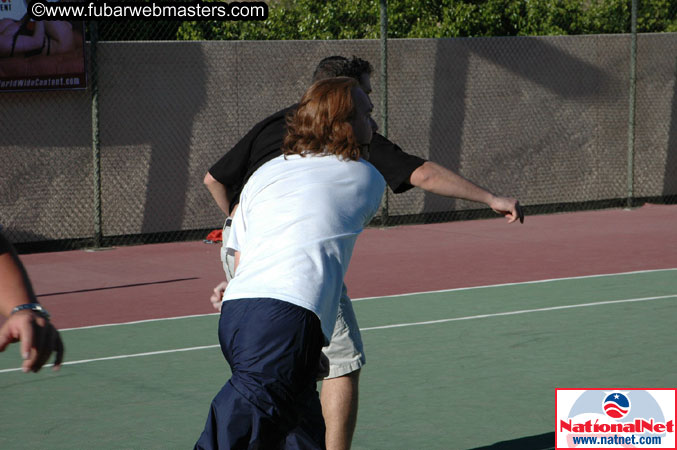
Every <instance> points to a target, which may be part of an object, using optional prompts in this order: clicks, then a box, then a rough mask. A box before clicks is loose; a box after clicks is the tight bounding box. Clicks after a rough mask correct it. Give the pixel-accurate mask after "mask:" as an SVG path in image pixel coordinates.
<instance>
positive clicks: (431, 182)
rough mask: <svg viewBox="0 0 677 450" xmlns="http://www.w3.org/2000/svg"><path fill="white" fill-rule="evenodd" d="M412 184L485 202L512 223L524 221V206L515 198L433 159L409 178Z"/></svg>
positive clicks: (444, 193)
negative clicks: (491, 188) (496, 191)
mask: <svg viewBox="0 0 677 450" xmlns="http://www.w3.org/2000/svg"><path fill="white" fill-rule="evenodd" d="M409 182H410V183H411V185H413V186H416V187H419V188H421V189H423V190H426V191H428V192H432V193H433V194H438V195H442V196H444V197H455V198H460V199H464V200H470V201H474V202H479V203H484V204H485V205H487V206H489V207H490V208H491V209H493V210H494V211H496V212H497V213H499V214H503V215H504V216H506V217H507V218H508V222H509V223H512V222H515V221H516V220H518V219H519V221H520V222H524V211H523V210H522V206H521V205H520V204H519V202H518V201H517V200H515V199H514V198H508V197H498V196H496V195H494V194H492V193H491V192H489V191H487V190H486V189H483V188H481V187H479V186H477V185H476V184H474V183H472V182H470V181H468V180H466V179H465V178H463V177H462V176H460V175H458V174H456V173H454V172H452V171H451V170H449V169H447V168H445V167H442V166H440V165H439V164H437V163H434V162H432V161H426V162H425V163H423V164H422V165H421V166H419V167H418V168H417V169H416V170H414V171H413V172H412V174H411V176H410V178H409Z"/></svg>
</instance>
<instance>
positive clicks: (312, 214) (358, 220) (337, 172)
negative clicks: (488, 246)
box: [223, 155, 385, 339]
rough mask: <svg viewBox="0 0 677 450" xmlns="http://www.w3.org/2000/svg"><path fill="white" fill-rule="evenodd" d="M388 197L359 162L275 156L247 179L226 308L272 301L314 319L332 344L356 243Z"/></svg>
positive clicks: (232, 239)
mask: <svg viewBox="0 0 677 450" xmlns="http://www.w3.org/2000/svg"><path fill="white" fill-rule="evenodd" d="M384 189H385V181H384V179H383V177H382V176H381V174H380V173H379V172H378V171H377V170H376V169H375V168H374V166H372V165H371V164H369V163H368V162H366V161H365V160H363V159H360V160H359V161H343V160H340V159H339V158H337V157H336V156H333V155H329V156H306V157H301V156H298V155H290V156H287V158H286V159H285V157H284V156H279V157H277V158H275V159H272V160H270V161H268V162H267V163H265V164H264V165H263V166H261V167H260V168H259V169H258V170H257V171H256V172H254V174H253V175H252V176H251V178H250V179H249V181H247V184H246V185H245V187H244V189H243V190H242V194H241V196H240V206H239V208H238V209H237V211H236V213H235V216H234V217H233V224H232V230H231V233H230V236H229V237H228V242H227V244H226V245H227V246H228V247H229V248H232V249H234V250H236V251H240V252H241V254H240V261H239V264H238V267H237V270H236V272H235V277H234V278H233V279H232V280H231V281H230V283H229V284H228V287H227V288H226V291H225V293H224V296H223V299H224V301H228V300H235V299H244V298H258V297H262V298H274V299H278V300H283V301H286V302H290V303H293V304H295V305H298V306H301V307H303V308H306V309H308V310H310V311H313V312H314V313H315V314H317V316H318V317H319V318H320V321H321V322H322V331H323V333H324V335H325V336H326V337H327V339H329V338H330V337H331V334H332V331H333V329H334V324H335V322H336V314H337V311H338V303H339V297H340V295H341V287H342V285H343V277H344V275H345V273H346V270H347V269H348V263H349V262H350V257H351V255H352V252H353V247H354V245H355V241H356V240H357V236H358V235H359V234H360V232H361V231H362V229H363V228H364V226H365V225H366V224H367V223H368V222H369V221H370V220H371V218H372V217H373V216H374V214H376V212H377V210H378V207H379V205H380V203H381V197H382V196H383V191H384Z"/></svg>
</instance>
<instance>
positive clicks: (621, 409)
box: [602, 392, 630, 419]
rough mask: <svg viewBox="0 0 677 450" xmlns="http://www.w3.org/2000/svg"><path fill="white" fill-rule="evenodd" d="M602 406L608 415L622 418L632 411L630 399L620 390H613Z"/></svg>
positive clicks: (613, 417)
mask: <svg viewBox="0 0 677 450" xmlns="http://www.w3.org/2000/svg"><path fill="white" fill-rule="evenodd" d="M602 407H603V408H604V413H605V414H606V415H607V416H609V417H611V418H612V419H622V418H623V417H625V416H627V415H628V413H629V412H630V400H628V397H626V396H625V395H623V394H622V393H620V392H612V393H611V394H609V395H607V397H606V398H605V399H604V402H603V404H602Z"/></svg>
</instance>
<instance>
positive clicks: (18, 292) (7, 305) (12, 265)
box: [0, 233, 64, 372]
mask: <svg viewBox="0 0 677 450" xmlns="http://www.w3.org/2000/svg"><path fill="white" fill-rule="evenodd" d="M26 303H37V300H36V298H35V294H34V293H33V289H32V287H31V283H30V280H29V279H28V275H27V274H26V270H25V269H24V267H23V264H21V261H20V260H19V258H18V256H17V255H16V252H15V251H14V249H13V248H12V246H11V244H10V243H9V241H7V240H6V239H5V237H4V236H3V235H2V234H1V233H0V313H1V314H2V315H3V316H6V317H9V318H8V319H7V322H5V324H4V325H3V326H2V328H0V352H1V351H4V350H5V349H6V348H7V346H8V345H9V344H11V343H13V342H18V341H21V345H20V349H21V356H22V357H23V359H24V362H23V365H22V368H23V371H24V372H28V371H29V370H31V371H33V372H37V371H39V370H40V368H41V367H42V366H43V365H44V364H45V363H46V362H47V360H48V359H49V356H50V355H51V354H52V352H53V351H54V352H56V361H55V362H54V368H55V369H58V368H59V366H60V365H61V361H62V360H63V353H64V347H63V343H62V341H61V337H60V336H59V332H58V331H57V330H56V328H54V326H53V325H52V324H51V322H50V321H49V320H47V319H46V318H44V317H42V316H40V315H39V314H37V313H35V312H33V311H31V310H29V309H26V310H22V311H17V312H15V313H14V314H12V309H14V308H15V307H16V306H19V305H24V304H26Z"/></svg>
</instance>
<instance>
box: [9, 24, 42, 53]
mask: <svg viewBox="0 0 677 450" xmlns="http://www.w3.org/2000/svg"><path fill="white" fill-rule="evenodd" d="M10 30H11V32H12V33H11V34H10ZM18 30H19V27H18V26H15V27H6V28H5V31H4V34H3V35H2V40H1V42H0V56H10V55H11V54H12V52H13V53H14V55H22V54H24V53H26V52H29V51H31V50H36V49H39V48H41V47H42V42H43V40H44V39H45V25H44V24H43V23H42V22H35V28H34V29H33V34H32V35H30V36H26V35H19V36H16V40H15V39H14V34H15V33H16V32H17V31H18ZM12 47H14V48H12Z"/></svg>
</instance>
